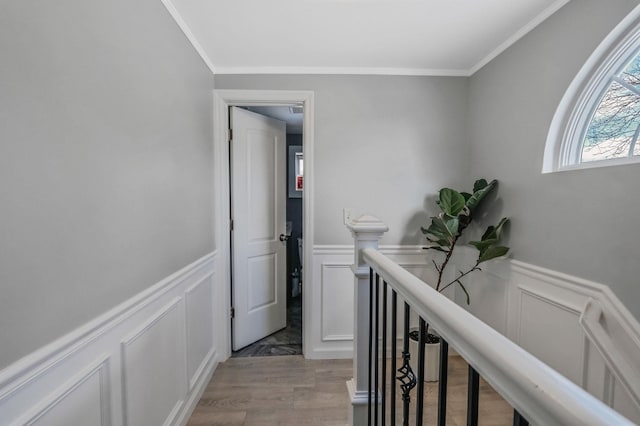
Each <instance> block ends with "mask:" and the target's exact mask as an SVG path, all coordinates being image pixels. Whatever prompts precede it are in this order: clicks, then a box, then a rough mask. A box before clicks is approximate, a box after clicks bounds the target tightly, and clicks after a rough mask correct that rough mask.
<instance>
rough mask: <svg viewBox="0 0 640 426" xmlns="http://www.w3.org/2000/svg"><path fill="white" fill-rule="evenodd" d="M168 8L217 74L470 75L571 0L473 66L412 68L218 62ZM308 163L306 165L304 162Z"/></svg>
mask: <svg viewBox="0 0 640 426" xmlns="http://www.w3.org/2000/svg"><path fill="white" fill-rule="evenodd" d="M160 1H161V2H162V4H164V6H165V7H166V8H167V10H168V11H169V14H170V15H171V16H172V17H173V19H174V20H175V21H176V23H177V24H178V26H179V27H180V29H181V30H182V32H184V34H185V36H186V37H187V39H188V40H189V42H190V43H191V44H192V45H193V47H194V48H195V50H196V52H198V54H199V55H200V57H201V58H202V60H203V61H204V62H205V64H206V65H207V67H209V69H210V70H211V72H212V73H213V74H214V75H217V74H288V75H394V76H423V77H427V76H429V77H470V76H472V75H473V74H475V73H476V72H477V71H478V70H480V69H481V68H482V67H484V66H485V65H487V64H488V63H489V62H491V61H492V60H493V59H495V58H496V57H497V56H498V55H500V54H501V53H502V52H504V51H505V50H507V49H508V48H509V47H511V46H512V45H513V44H514V43H515V42H517V41H518V40H520V39H521V38H522V37H524V36H525V35H527V34H528V33H529V32H530V31H531V30H533V29H534V28H535V27H537V26H538V25H540V24H541V23H542V22H543V21H544V20H545V19H547V18H549V17H550V16H551V15H553V14H554V13H555V12H557V11H558V10H559V9H560V8H561V7H562V6H564V5H565V4H567V3H569V1H570V0H556V1H555V2H554V3H552V4H551V5H549V6H548V7H547V8H546V9H544V10H543V11H542V12H540V13H539V14H538V15H537V16H536V17H535V18H533V19H532V20H531V21H529V22H527V23H526V24H525V25H524V26H522V27H521V28H519V29H518V30H517V31H516V32H514V33H513V34H512V35H511V36H509V37H508V38H507V39H506V40H505V41H503V42H502V43H500V44H499V45H498V46H497V47H495V48H494V49H493V50H491V52H490V53H489V54H488V55H487V56H485V57H483V58H481V59H480V60H479V61H478V62H477V63H476V64H475V65H473V66H471V67H470V68H466V69H465V68H412V67H400V68H398V67H274V66H261V67H260V66H258V67H252V66H244V67H242V66H239V67H233V66H232V67H225V66H216V65H215V64H214V63H213V61H211V59H210V58H209V56H208V55H207V53H206V51H205V49H203V47H202V45H201V44H200V42H199V41H198V39H197V38H196V37H195V35H194V34H193V31H191V29H190V28H189V26H188V25H187V23H186V22H185V20H184V19H183V18H182V16H181V15H180V13H179V12H178V10H177V9H176V7H175V6H174V4H173V3H172V1H171V0H160ZM305 167H306V166H305Z"/></svg>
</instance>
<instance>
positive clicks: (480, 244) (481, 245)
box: [469, 238, 498, 256]
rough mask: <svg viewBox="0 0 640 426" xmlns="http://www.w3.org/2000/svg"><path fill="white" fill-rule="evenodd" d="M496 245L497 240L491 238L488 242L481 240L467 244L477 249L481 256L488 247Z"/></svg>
mask: <svg viewBox="0 0 640 426" xmlns="http://www.w3.org/2000/svg"><path fill="white" fill-rule="evenodd" d="M497 243H498V240H497V239H495V238H492V239H490V240H482V241H469V244H471V245H472V246H474V247H475V248H477V249H478V251H479V252H480V255H481V256H482V254H483V253H484V252H485V251H486V250H487V249H488V248H489V247H491V246H492V245H494V244H497Z"/></svg>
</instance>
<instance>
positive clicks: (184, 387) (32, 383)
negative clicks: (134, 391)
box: [0, 252, 221, 424]
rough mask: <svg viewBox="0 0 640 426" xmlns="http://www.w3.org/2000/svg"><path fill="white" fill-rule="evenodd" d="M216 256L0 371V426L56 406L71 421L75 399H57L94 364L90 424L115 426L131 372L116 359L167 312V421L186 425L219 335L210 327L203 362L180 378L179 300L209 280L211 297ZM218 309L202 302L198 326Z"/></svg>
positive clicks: (182, 328) (182, 312)
mask: <svg viewBox="0 0 640 426" xmlns="http://www.w3.org/2000/svg"><path fill="white" fill-rule="evenodd" d="M215 257H216V253H215V252H213V253H210V254H207V255H205V256H203V257H202V258H200V259H198V260H196V261H195V262H193V263H191V264H190V265H188V266H186V267H184V268H182V269H181V270H179V271H177V272H175V273H173V274H171V275H170V276H169V277H167V278H165V279H163V280H161V281H160V282H158V283H157V284H155V285H153V286H151V287H149V288H147V289H146V290H144V291H143V292H141V293H139V294H137V295H135V296H134V297H132V298H131V299H129V300H127V301H125V302H123V303H121V304H120V305H118V306H116V307H115V308H113V309H111V310H110V311H109V312H107V313H105V314H103V315H101V316H100V317H98V318H96V319H94V320H92V321H90V322H88V323H87V324H85V325H83V326H81V327H79V328H77V329H76V330H74V331H72V332H70V333H69V334H67V335H65V336H63V337H61V338H60V339H58V340H56V341H55V342H53V343H51V344H49V345H46V346H44V347H42V348H40V349H38V350H37V351H35V352H33V353H31V354H29V355H27V356H25V357H24V358H22V359H20V360H18V361H16V362H15V363H13V364H12V365H10V366H8V367H7V368H5V369H4V370H2V371H0V423H2V424H5V423H7V424H14V423H15V422H16V421H18V420H19V419H23V420H25V421H27V420H28V419H31V418H35V417H37V416H39V415H40V414H41V413H45V412H46V410H48V409H49V408H51V409H53V407H54V406H57V407H58V408H55V409H56V410H62V414H63V415H64V413H65V411H66V412H68V413H69V414H72V413H71V410H74V409H77V408H78V407H77V406H76V405H74V404H76V403H78V404H84V403H83V402H78V401H75V399H74V400H73V404H69V403H68V402H65V398H64V397H65V396H66V395H68V394H69V390H71V391H72V390H73V389H75V388H77V386H76V384H78V383H80V384H81V380H84V379H83V378H85V377H86V376H87V375H88V374H89V373H90V370H91V371H94V370H93V368H94V367H95V366H97V365H98V364H100V365H102V366H103V367H101V368H100V372H99V373H100V377H99V378H100V382H99V383H98V384H96V385H95V386H96V387H93V385H92V387H91V389H92V392H94V391H95V392H98V391H99V394H98V393H96V398H98V397H99V398H100V412H98V411H97V407H96V409H95V410H92V411H91V414H92V415H95V416H96V418H97V417H98V416H99V417H100V418H101V420H102V424H111V423H112V422H115V423H117V424H121V423H122V421H123V420H122V419H123V417H124V412H123V409H126V404H127V401H126V399H125V398H126V396H125V395H124V392H126V390H125V386H124V385H126V378H127V376H128V373H129V374H130V373H131V371H128V372H127V368H128V367H131V368H135V366H127V365H126V355H125V354H124V353H123V348H124V347H125V346H126V341H127V339H128V340H129V341H133V340H135V338H136V337H137V336H138V335H139V334H140V333H141V332H143V330H145V329H148V328H149V327H153V324H154V323H155V322H157V321H159V320H160V318H163V317H164V315H167V314H168V313H170V315H171V320H172V321H174V320H175V321H177V322H172V324H171V326H170V330H167V331H169V332H170V333H171V338H172V339H174V341H175V344H176V356H177V357H178V358H175V360H174V361H172V362H173V363H174V364H172V365H171V366H170V368H172V369H174V370H176V371H178V372H179V374H178V376H179V380H177V381H176V383H175V386H178V389H174V390H175V391H176V392H177V393H178V397H177V398H176V401H177V403H176V405H175V406H174V407H173V408H174V410H173V412H172V413H171V416H173V417H172V419H171V421H172V422H176V423H175V424H185V423H186V421H187V420H188V417H189V416H190V414H191V412H192V410H193V408H194V407H195V404H196V403H197V401H198V398H199V396H200V395H201V394H202V392H203V390H204V389H205V387H206V384H207V383H208V381H209V379H210V377H211V375H212V374H213V370H214V369H215V366H216V365H217V362H218V361H219V359H218V358H219V352H218V351H217V350H216V349H217V347H219V345H220V343H219V339H218V338H217V336H218V334H220V333H221V331H220V328H221V327H220V321H214V322H213V323H212V330H211V331H212V333H213V334H214V335H213V336H212V337H211V338H210V339H208V340H207V341H206V342H204V343H205V344H206V345H207V346H206V349H207V354H206V356H205V355H204V354H202V356H203V357H204V358H205V360H204V361H203V362H201V360H200V359H198V360H194V363H195V362H196V361H197V363H199V365H198V366H197V367H198V368H197V370H196V376H194V377H192V378H187V374H186V373H187V370H188V368H187V357H186V353H187V350H188V349H187V347H186V345H187V341H186V333H187V332H188V331H187V328H186V327H187V325H186V309H183V308H184V305H183V304H182V301H183V300H184V299H185V297H186V294H185V293H186V290H191V289H193V288H194V286H197V285H199V283H203V282H209V281H211V283H212V285H213V286H215V289H214V288H213V287H212V298H213V297H214V294H215V293H216V292H217V291H218V290H217V287H218V286H219V284H220V283H219V282H217V281H213V277H214V276H215V267H216V259H215ZM217 305H218V304H217V303H215V304H214V300H213V299H212V300H210V301H207V307H206V315H207V318H204V319H203V320H204V321H211V320H210V319H209V317H213V312H212V310H218V306H217ZM159 312H160V313H159ZM174 314H176V316H174ZM203 314H205V312H203ZM123 340H124V342H123ZM201 340H202V339H201ZM191 344H198V342H192V343H191ZM203 352H204V351H203ZM87 366H89V367H87ZM195 367H196V366H195V365H194V368H195ZM96 368H97V367H96ZM88 372H89V373H88ZM94 377H95V376H94ZM188 379H192V382H191V383H188ZM92 383H93V382H92ZM61 384H62V385H61ZM194 384H195V386H194ZM98 386H99V389H98V388H97V387H98ZM72 388H73V389H72ZM83 389H84V388H83ZM150 392H154V389H150ZM172 392H173V391H172ZM185 400H188V401H189V402H188V404H185V403H184V402H185ZM172 404H173V401H172ZM92 407H93V405H92ZM85 408H86V407H85V406H84V405H81V407H80V409H82V410H84V409H85ZM56 412H57V411H56ZM34 416H35V417H34ZM23 423H24V422H21V423H20V424H23ZM172 424H173V423H172Z"/></svg>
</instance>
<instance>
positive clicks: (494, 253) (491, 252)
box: [478, 246, 509, 263]
mask: <svg viewBox="0 0 640 426" xmlns="http://www.w3.org/2000/svg"><path fill="white" fill-rule="evenodd" d="M508 251H509V247H503V246H497V247H489V248H488V249H487V250H485V252H484V253H483V254H481V255H480V256H479V257H478V263H482V262H486V261H487V260H491V259H495V258H496V257H500V256H504V255H505V254H507V252H508Z"/></svg>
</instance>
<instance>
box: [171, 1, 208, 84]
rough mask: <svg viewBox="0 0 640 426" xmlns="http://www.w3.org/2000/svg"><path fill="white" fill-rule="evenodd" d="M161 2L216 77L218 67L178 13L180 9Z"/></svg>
mask: <svg viewBox="0 0 640 426" xmlns="http://www.w3.org/2000/svg"><path fill="white" fill-rule="evenodd" d="M160 1H161V2H162V4H163V5H164V7H166V8H167V11H168V12H169V15H171V17H172V18H173V20H174V21H176V24H178V27H180V29H181V30H182V32H183V33H184V35H185V36H186V37H187V40H189V43H191V45H192V46H193V48H194V49H196V52H198V55H200V57H201V58H202V60H203V61H204V63H205V64H206V65H207V67H208V68H209V70H211V74H214V75H215V74H216V67H215V66H214V65H213V62H212V61H211V59H210V58H209V56H208V55H207V53H206V52H205V50H204V48H203V47H202V45H201V44H200V42H199V41H198V39H197V38H196V36H195V35H194V34H193V32H192V31H191V28H189V26H188V25H187V23H186V22H185V20H184V19H183V18H182V15H180V12H178V9H176V7H175V6H174V4H173V3H172V2H171V0H160Z"/></svg>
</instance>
